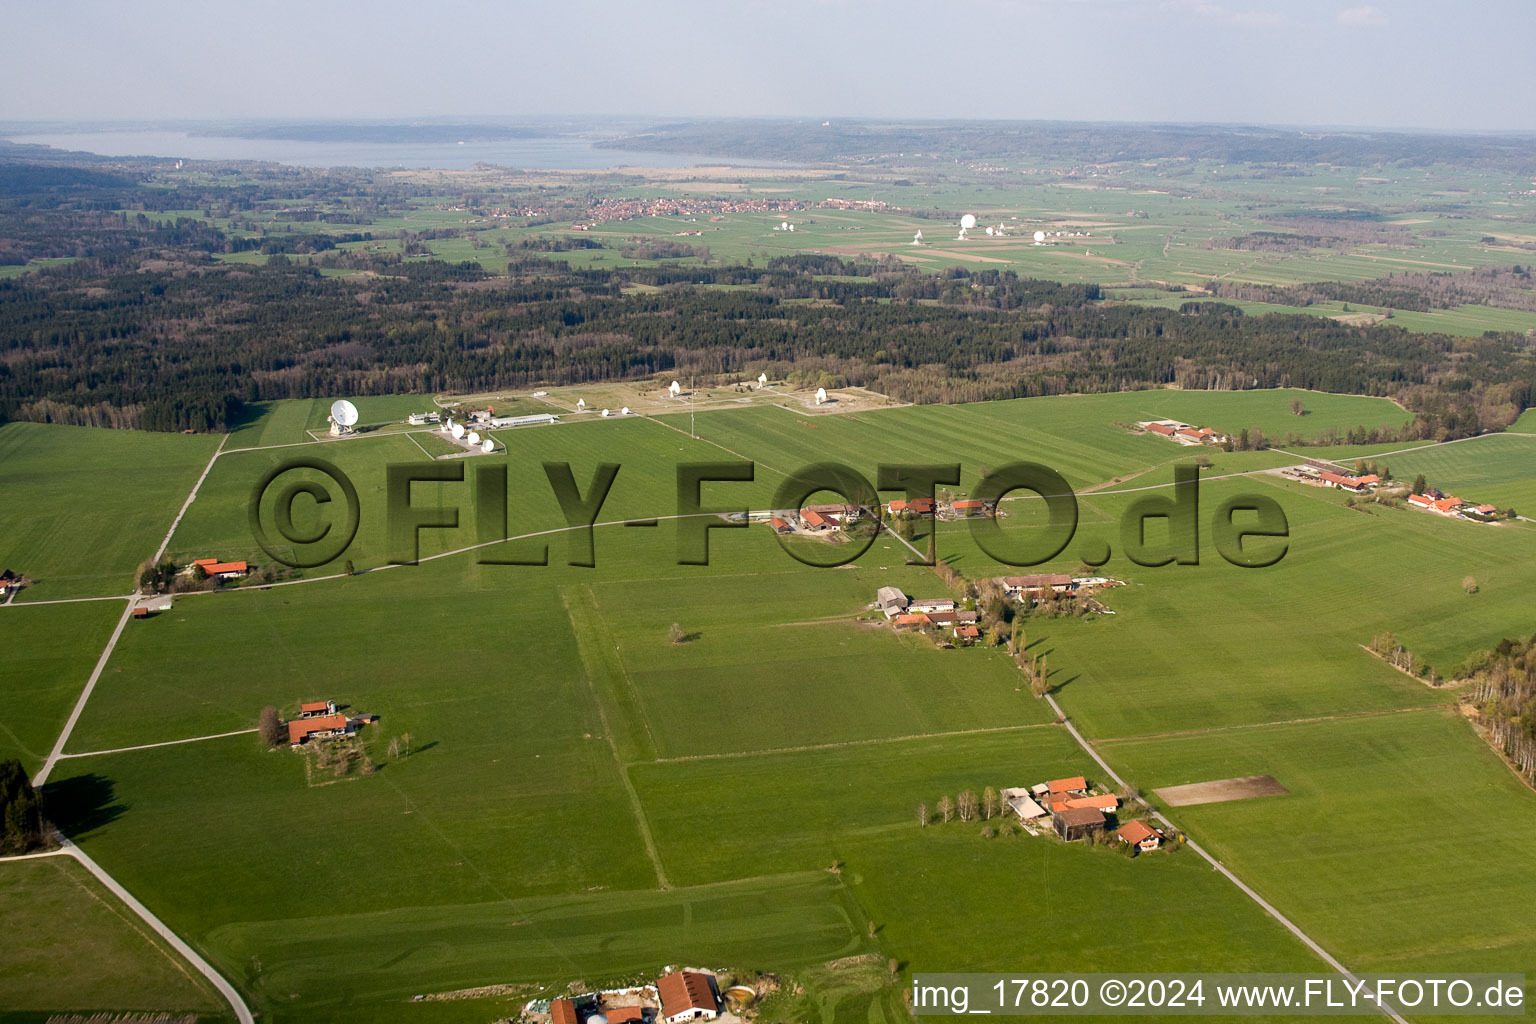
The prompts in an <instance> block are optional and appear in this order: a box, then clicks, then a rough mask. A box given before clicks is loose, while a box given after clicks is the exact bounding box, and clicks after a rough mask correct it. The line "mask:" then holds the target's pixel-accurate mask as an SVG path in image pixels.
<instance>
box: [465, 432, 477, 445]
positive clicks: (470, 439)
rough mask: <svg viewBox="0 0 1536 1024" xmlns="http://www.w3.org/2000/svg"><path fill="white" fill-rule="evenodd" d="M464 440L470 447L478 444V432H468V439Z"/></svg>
mask: <svg viewBox="0 0 1536 1024" xmlns="http://www.w3.org/2000/svg"><path fill="white" fill-rule="evenodd" d="M465 440H467V441H468V442H469V443H470V444H472V445H476V444H479V443H480V431H478V430H471V431H470V432H469V437H467V438H465Z"/></svg>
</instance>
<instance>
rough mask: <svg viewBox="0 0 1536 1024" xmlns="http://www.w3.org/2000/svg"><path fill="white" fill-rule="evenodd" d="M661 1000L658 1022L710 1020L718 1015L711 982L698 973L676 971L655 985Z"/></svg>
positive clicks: (675, 1022) (668, 1023) (707, 976)
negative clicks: (659, 1020) (660, 1020)
mask: <svg viewBox="0 0 1536 1024" xmlns="http://www.w3.org/2000/svg"><path fill="white" fill-rule="evenodd" d="M656 994H657V995H658V996H660V997H661V1019H662V1020H664V1021H666V1022H667V1024H677V1022H680V1021H687V1020H714V1019H715V1018H716V1017H718V1016H719V1015H720V1000H719V999H718V998H717V997H716V995H715V979H714V978H712V977H710V976H709V975H707V974H701V973H699V972H698V971H676V972H674V973H672V974H668V975H665V976H663V977H662V978H661V979H660V980H658V981H657V982H656Z"/></svg>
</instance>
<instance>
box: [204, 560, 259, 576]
mask: <svg viewBox="0 0 1536 1024" xmlns="http://www.w3.org/2000/svg"><path fill="white" fill-rule="evenodd" d="M192 564H193V565H194V566H197V567H199V568H201V569H202V570H203V573H204V574H205V575H206V576H207V577H208V578H209V579H211V580H233V579H238V578H239V577H241V576H244V575H245V574H246V573H248V572H250V571H251V567H250V565H249V564H247V563H246V562H243V561H242V562H221V561H219V560H218V559H217V558H199V559H195V560H194V561H193V562H192Z"/></svg>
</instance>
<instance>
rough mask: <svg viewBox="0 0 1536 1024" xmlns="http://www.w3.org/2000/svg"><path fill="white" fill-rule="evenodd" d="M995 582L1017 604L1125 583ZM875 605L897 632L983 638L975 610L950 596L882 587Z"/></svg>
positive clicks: (1046, 578)
mask: <svg viewBox="0 0 1536 1024" xmlns="http://www.w3.org/2000/svg"><path fill="white" fill-rule="evenodd" d="M996 582H997V583H998V584H999V585H1000V586H1001V587H1002V588H1003V593H1004V594H1006V595H1007V596H1008V597H1011V598H1013V599H1014V600H1017V601H1022V602H1026V603H1032V602H1035V601H1041V600H1047V599H1049V598H1051V597H1053V596H1062V595H1067V594H1079V593H1084V594H1086V593H1089V592H1091V591H1093V590H1096V589H1098V588H1100V587H1119V586H1124V584H1123V583H1122V582H1121V581H1119V580H1115V579H1110V578H1109V577H1108V576H1072V575H1070V574H1068V573H1064V572H1047V573H1035V574H1033V575H1029V576H999V577H997V578H996ZM875 604H876V605H878V606H879V608H880V611H881V612H883V613H884V614H885V617H886V618H887V619H889V620H890V622H891V624H892V625H893V626H895V627H896V628H897V629H925V628H932V627H938V628H940V629H951V630H953V631H954V634H955V637H956V639H959V640H964V641H974V640H976V639H978V638H980V636H981V631H980V630H979V629H978V628H977V625H976V623H977V622H978V620H979V618H980V616H979V615H978V613H977V612H976V611H975V609H972V608H962V607H960V606H959V603H958V602H956V601H955V600H954V599H953V598H949V597H927V598H915V597H908V596H907V595H906V594H904V593H903V592H902V591H901V590H900V589H899V588H897V587H881V588H880V589H879V590H877V591H876V592H875Z"/></svg>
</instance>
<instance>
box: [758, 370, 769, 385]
mask: <svg viewBox="0 0 1536 1024" xmlns="http://www.w3.org/2000/svg"><path fill="white" fill-rule="evenodd" d="M757 386H758V387H760V388H762V387H767V386H768V375H767V374H766V373H760V374H758V375H757Z"/></svg>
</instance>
